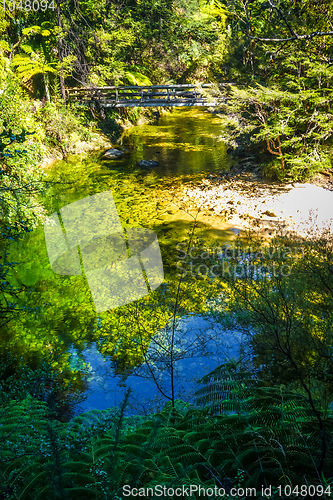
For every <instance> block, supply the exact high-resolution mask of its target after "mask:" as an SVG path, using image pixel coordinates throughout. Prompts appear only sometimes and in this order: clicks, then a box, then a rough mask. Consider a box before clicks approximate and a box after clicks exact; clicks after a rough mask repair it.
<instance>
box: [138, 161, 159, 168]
mask: <svg viewBox="0 0 333 500" xmlns="http://www.w3.org/2000/svg"><path fill="white" fill-rule="evenodd" d="M137 165H138V166H139V167H142V168H154V167H158V165H159V162H158V161H155V160H140V161H138V162H137Z"/></svg>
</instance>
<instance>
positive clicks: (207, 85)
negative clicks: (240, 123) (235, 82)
mask: <svg viewBox="0 0 333 500" xmlns="http://www.w3.org/2000/svg"><path fill="white" fill-rule="evenodd" d="M228 85H232V83H217V84H215V83H202V84H188V83H186V84H183V83H181V84H180V83H179V84H173V85H118V86H117V85H112V86H105V87H71V88H67V89H66V91H67V92H68V93H71V92H89V91H98V90H102V91H103V90H138V89H162V90H163V89H178V88H180V89H191V88H192V89H200V88H210V87H226V86H228Z"/></svg>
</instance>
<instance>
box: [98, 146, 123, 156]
mask: <svg viewBox="0 0 333 500" xmlns="http://www.w3.org/2000/svg"><path fill="white" fill-rule="evenodd" d="M123 154H124V153H123V151H120V149H114V148H111V149H108V150H107V151H106V153H104V155H103V156H105V158H118V156H122V155H123Z"/></svg>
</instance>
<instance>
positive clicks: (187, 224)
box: [8, 108, 242, 413]
mask: <svg viewBox="0 0 333 500" xmlns="http://www.w3.org/2000/svg"><path fill="white" fill-rule="evenodd" d="M113 147H115V148H119V149H121V150H122V151H123V152H124V154H123V155H122V156H121V157H119V158H117V159H105V158H104V157H103V152H96V153H92V154H90V155H89V157H88V158H87V157H80V156H76V157H70V158H68V159H67V160H66V161H59V162H56V163H54V164H53V165H52V166H51V167H50V168H48V169H47V178H48V180H49V181H50V182H51V184H50V186H49V188H48V189H47V190H46V192H45V195H44V196H43V204H44V205H45V206H46V208H47V211H48V213H49V214H51V213H53V212H55V211H56V210H59V209H60V208H62V207H64V206H66V205H68V204H70V203H72V202H74V201H77V200H81V199H83V198H86V197H89V196H92V195H96V194H98V193H102V192H106V191H111V192H112V195H113V199H114V201H115V204H116V207H117V211H118V214H119V217H120V220H121V224H122V227H123V228H130V227H137V228H148V229H151V230H153V231H154V232H155V233H156V234H157V237H158V242H159V245H160V248H161V253H162V258H163V265H164V276H165V283H164V285H162V286H161V287H159V289H158V290H156V291H155V292H153V293H152V294H151V297H148V299H147V298H146V299H143V300H139V301H136V302H135V303H134V304H132V305H129V306H123V307H121V308H119V310H116V311H115V310H113V311H111V312H110V311H106V312H102V313H101V314H96V311H95V308H94V304H93V302H92V298H91V293H90V290H89V286H88V283H87V280H86V279H85V277H84V276H63V275H60V274H55V273H54V272H53V271H52V269H51V266H50V262H49V257H48V253H47V248H46V244H45V237H44V228H43V227H38V228H36V229H35V230H34V231H33V232H32V233H30V234H28V235H26V237H25V238H24V239H23V240H21V241H19V242H17V243H15V244H13V246H12V249H11V258H12V259H13V260H15V261H16V262H19V263H20V264H19V265H18V266H17V268H16V269H17V281H18V283H23V284H24V285H26V286H27V287H28V288H27V290H26V292H24V293H23V294H22V295H21V299H20V301H21V306H22V308H23V309H24V312H22V313H21V314H20V316H19V317H18V318H17V320H16V321H15V322H12V324H10V325H9V327H8V338H10V340H9V341H8V343H9V345H10V346H12V348H13V349H14V350H15V352H16V353H20V354H21V355H22V356H23V357H24V358H25V359H30V360H31V359H34V358H37V359H41V358H43V357H46V356H48V355H50V353H51V356H52V366H53V367H54V369H56V370H58V371H59V373H61V374H62V375H61V376H62V377H63V378H65V379H66V380H68V381H71V383H72V384H73V385H74V387H77V388H78V389H80V390H81V391H84V393H85V394H86V396H87V398H86V401H85V402H83V403H81V405H80V407H79V409H77V410H76V411H77V412H78V411H79V412H80V411H86V410H92V409H106V408H108V407H109V406H113V405H118V404H119V402H120V401H121V399H122V397H123V394H124V391H125V388H126V386H131V387H132V389H133V397H132V410H131V411H132V412H138V413H139V412H141V413H142V412H143V413H147V412H148V413H149V411H155V410H156V409H158V408H160V407H161V405H163V404H164V403H165V402H166V400H167V399H166V398H165V396H161V394H160V393H159V392H158V391H157V389H156V383H158V384H160V385H161V387H162V388H163V392H164V394H165V395H166V396H170V377H169V375H168V374H169V365H168V360H167V359H166V358H165V356H164V357H163V356H161V355H160V353H159V354H158V355H157V354H156V353H158V347H157V346H160V345H161V344H160V343H159V342H160V341H161V339H162V340H163V342H164V343H166V345H167V344H168V342H169V340H170V321H169V320H170V313H172V311H173V309H172V308H173V307H174V305H175V303H174V302H172V300H174V297H175V295H174V294H175V290H176V287H177V283H178V281H179V274H177V269H176V268H175V258H176V255H177V248H179V247H177V245H179V243H183V244H185V243H184V242H187V241H188V239H189V237H190V236H189V235H190V234H191V229H192V226H193V216H192V215H191V214H190V215H189V214H186V211H184V210H182V209H181V208H182V207H178V206H173V200H172V199H170V196H169V191H170V187H171V186H174V185H178V186H179V185H180V184H182V183H183V184H184V185H185V184H188V183H191V182H192V181H197V180H200V179H203V178H205V177H206V176H207V173H208V172H219V171H224V170H228V169H229V167H230V165H231V160H230V159H229V157H228V156H227V146H226V144H225V143H224V142H223V140H222V121H221V119H220V118H219V117H218V116H217V115H214V114H211V113H208V112H205V111H204V110H202V109H195V108H194V109H193V108H191V109H184V108H182V109H177V108H176V109H175V110H174V112H172V113H170V114H165V115H162V116H161V117H160V118H159V119H158V120H157V121H156V123H153V124H146V125H140V126H135V127H132V128H130V129H127V130H126V131H125V132H124V133H123V135H122V137H121V138H120V139H119V140H118V142H117V144H114V145H113ZM141 159H145V160H155V161H157V162H158V163H159V165H158V166H156V167H154V168H149V169H147V168H146V169H145V168H140V167H138V165H137V162H138V161H140V160H141ZM234 236H235V232H234V231H233V230H232V228H229V229H224V230H219V231H215V232H214V239H215V241H216V240H217V241H218V243H219V244H221V245H222V244H225V243H226V242H228V241H230V240H231V239H232V238H233V237H234ZM211 237H212V231H211V227H210V226H209V225H208V224H201V225H199V227H198V230H197V232H196V233H195V236H194V237H193V242H194V243H195V241H196V239H198V240H200V241H201V242H202V241H206V240H207V241H208V240H209V239H210V238H211ZM177 280H178V281H177ZM192 281H193V280H192ZM194 282H195V283H194V284H193V282H192V284H191V286H192V288H191V289H190V288H189V287H187V288H186V287H185V288H186V290H185V289H184V291H183V292H182V293H183V297H184V300H183V304H182V307H181V308H179V309H178V312H177V316H178V319H177V322H176V324H175V326H176V328H175V339H176V340H175V342H176V347H177V349H178V351H177V352H178V353H180V354H179V356H178V358H177V359H178V361H177V363H176V365H175V373H176V378H175V395H176V397H181V398H182V399H184V400H188V401H191V398H192V392H193V389H194V387H195V386H194V380H195V379H197V378H200V377H201V376H203V375H204V374H205V373H207V372H208V371H210V370H212V369H213V368H214V367H216V366H217V365H218V364H220V363H221V362H223V361H224V360H226V359H229V358H230V357H232V356H237V355H238V351H239V348H240V344H241V342H242V339H241V336H240V335H239V334H237V332H231V333H229V335H228V336H227V337H223V335H221V331H220V330H219V328H218V326H216V325H214V324H213V323H212V322H211V321H209V319H207V318H203V316H202V314H201V312H200V307H202V305H203V303H204V302H205V301H207V298H208V297H209V295H210V292H209V283H208V284H207V283H203V282H201V281H200V280H197V281H196V280H195V279H194ZM168 293H169V296H168ZM167 296H168V297H169V298H167ZM171 316H172V314H171ZM138 325H140V327H139V326H138ZM156 335H157V337H156ZM154 336H155V337H154ZM152 337H154V339H155V340H154V342H153V343H152V344H151V345H150V347H149V349H148V351H147V352H148V355H149V356H150V362H151V366H153V369H154V370H155V371H154V373H155V378H156V380H155V382H154V381H152V380H151V373H150V376H147V370H145V365H143V366H142V367H141V368H140V367H138V363H139V361H140V360H141V361H142V352H143V351H142V350H140V352H139V347H138V346H139V344H140V342H141V344H140V345H141V346H145V348H147V347H148V345H149V342H150V339H151V338H152ZM161 342H162V341H161ZM140 349H141V348H140ZM182 353H183V354H182ZM128 370H129V371H128ZM148 375H149V374H148Z"/></svg>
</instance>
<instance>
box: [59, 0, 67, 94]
mask: <svg viewBox="0 0 333 500" xmlns="http://www.w3.org/2000/svg"><path fill="white" fill-rule="evenodd" d="M57 25H58V28H60V29H61V11H60V0H57ZM58 53H59V61H60V77H59V79H60V91H61V97H62V100H63V101H64V103H65V102H66V92H65V80H64V71H63V67H62V64H61V63H62V59H63V50H62V39H61V33H59V34H58Z"/></svg>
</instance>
